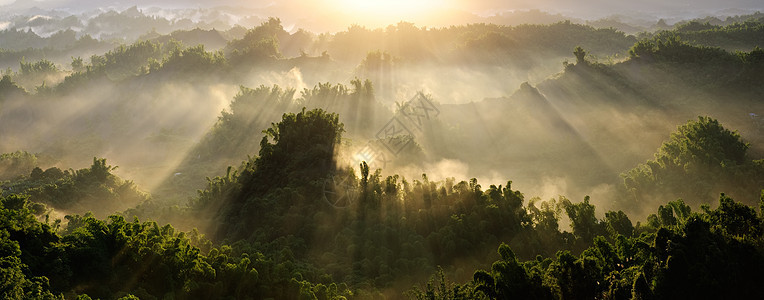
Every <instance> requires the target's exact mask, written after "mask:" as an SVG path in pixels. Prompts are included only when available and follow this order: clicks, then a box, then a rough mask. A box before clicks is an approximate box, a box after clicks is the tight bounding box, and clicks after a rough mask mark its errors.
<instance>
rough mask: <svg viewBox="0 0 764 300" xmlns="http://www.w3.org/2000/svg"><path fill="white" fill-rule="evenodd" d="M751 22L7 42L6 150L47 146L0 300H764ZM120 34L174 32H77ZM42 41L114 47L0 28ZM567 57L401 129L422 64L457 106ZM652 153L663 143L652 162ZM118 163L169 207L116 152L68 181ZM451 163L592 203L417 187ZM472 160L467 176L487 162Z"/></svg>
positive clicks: (11, 230) (24, 184) (19, 218)
mask: <svg viewBox="0 0 764 300" xmlns="http://www.w3.org/2000/svg"><path fill="white" fill-rule="evenodd" d="M75 21H76V20H68V21H66V22H75ZM733 21H734V20H732V21H730V22H729V24H724V25H712V24H710V23H703V22H688V23H685V24H679V25H677V26H676V28H675V29H673V30H667V31H662V32H658V33H656V34H655V35H654V36H652V37H650V38H644V39H641V40H638V39H637V38H636V37H634V36H631V35H626V34H624V33H622V32H619V31H616V30H615V29H612V28H610V29H595V28H594V27H591V26H586V25H580V24H575V23H571V22H569V21H565V22H557V23H553V24H550V25H519V26H500V25H494V24H470V25H462V26H452V27H447V28H424V27H422V28H419V27H416V26H414V24H411V23H406V22H401V23H398V24H395V25H391V26H389V27H387V28H384V29H368V28H364V27H362V26H357V25H353V26H351V27H349V28H348V29H347V30H346V31H340V32H337V33H334V34H321V35H314V34H312V33H310V32H307V31H304V30H297V31H294V32H292V33H290V32H288V31H287V30H286V29H285V28H284V27H283V26H282V24H281V21H280V20H279V19H276V18H270V19H268V20H266V21H265V22H262V23H261V24H260V25H259V26H255V27H253V28H252V29H249V30H246V29H244V28H238V29H232V30H231V31H229V32H222V31H215V30H209V31H206V30H201V29H198V30H196V31H177V32H174V33H173V34H170V35H162V34H159V33H157V32H156V30H153V31H152V32H150V33H147V34H146V35H145V36H144V38H141V39H140V40H139V41H137V42H135V43H132V44H130V45H122V46H118V47H116V48H113V49H111V50H109V51H102V52H97V51H96V52H95V53H88V52H87V51H80V52H77V53H82V54H83V56H82V57H86V59H83V58H82V57H81V55H80V54H77V55H71V57H66V59H67V60H68V59H71V63H69V64H64V65H63V66H62V65H61V64H58V63H57V62H54V61H53V60H48V59H47V58H45V57H44V56H45V55H42V54H39V53H37V52H35V51H38V50H40V49H27V50H24V49H22V48H18V49H16V48H15V49H10V50H7V49H6V50H0V59H13V60H14V64H18V66H19V69H18V71H17V72H14V71H13V70H10V69H9V70H7V71H5V72H4V73H3V76H2V79H1V80H0V116H1V117H2V118H0V138H3V141H4V144H2V145H0V147H2V148H0V149H3V151H6V150H4V149H7V148H8V147H17V146H16V145H20V146H18V147H21V148H20V149H42V150H40V152H34V153H30V152H25V151H17V150H16V149H17V148H14V149H10V150H7V151H8V152H9V153H5V154H0V188H2V191H1V192H0V277H2V278H3V282H2V284H0V298H7V299H27V298H36V299H62V298H64V299H75V298H76V299H88V298H90V297H92V298H100V299H135V298H140V299H160V298H161V299H268V298H273V299H347V298H357V299H367V298H385V297H386V298H401V297H411V298H418V299H510V298H532V299H535V298H540V299H674V298H725V297H728V298H739V299H748V298H757V297H758V296H760V295H759V294H760V293H757V291H758V286H759V283H760V282H761V280H762V275H761V274H762V272H761V271H760V270H761V269H762V268H764V216H763V215H764V214H762V211H759V212H757V209H755V208H753V207H754V206H755V205H757V204H758V206H759V210H761V209H763V208H764V190H762V187H764V162H763V161H762V160H757V158H759V157H760V156H761V153H762V151H764V150H762V149H764V148H762V146H761V141H762V138H761V137H760V136H761V135H760V132H761V128H762V127H764V125H762V123H761V121H760V120H759V119H757V118H758V115H757V114H756V113H755V112H758V109H760V108H762V106H761V101H760V100H761V99H760V96H761V95H762V92H764V86H762V85H761V82H762V80H764V77H762V76H764V75H762V74H764V51H762V50H761V49H760V48H758V47H755V45H757V43H758V42H760V41H761V31H762V26H761V21H760V20H759V21H757V20H750V21H748V22H744V23H741V22H737V23H735V22H736V21H735V22H733ZM61 22H64V21H61ZM119 22H124V23H125V24H134V23H135V22H143V23H142V24H141V26H140V27H141V28H144V29H145V28H148V27H146V26H148V25H153V26H157V30H160V31H161V30H164V29H167V28H169V27H170V25H171V24H165V23H164V22H163V21H162V20H159V19H151V18H146V16H145V15H142V14H141V13H140V12H137V9H135V10H133V9H131V10H128V11H126V12H123V13H104V14H102V15H101V16H98V17H95V18H94V19H93V23H88V24H87V25H84V24H79V25H82V26H87V28H86V29H85V31H86V32H87V31H91V32H107V34H106V35H105V36H109V35H118V34H119V33H120V32H121V30H122V29H121V28H119V26H116V25H115V24H118V23H119ZM664 25H665V24H664ZM125 30H127V29H125ZM125 32H126V31H125ZM123 33H124V32H123ZM200 36H206V37H207V38H210V39H212V40H214V43H215V44H216V45H218V47H207V46H206V44H205V43H204V42H202V43H199V41H203V40H205V38H201V37H200ZM176 37H177V38H178V39H185V40H188V41H196V42H195V43H194V42H192V44H190V45H184V43H182V42H179V41H178V40H176V39H175V38H176ZM25 39H26V44H23V45H27V44H28V45H32V46H33V47H53V46H52V45H53V44H51V43H52V42H53V41H60V42H62V43H64V42H65V43H64V44H62V46H60V47H59V48H56V49H54V50H55V51H58V52H56V53H57V54H61V53H70V51H76V50H77V49H78V47H81V46H78V45H86V44H88V43H98V44H99V45H103V44H105V43H107V42H97V41H94V40H92V38H90V37H89V36H87V35H83V36H81V37H79V38H77V37H76V36H74V35H73V33H72V32H65V31H62V32H59V33H57V34H54V35H52V36H51V37H49V38H40V37H39V36H36V35H34V34H32V33H30V32H29V31H27V32H22V31H18V30H7V31H2V32H0V42H2V41H21V40H25ZM20 45H21V44H20ZM724 45H727V46H729V47H726V48H725V49H727V50H725V49H722V48H718V47H721V46H724ZM19 47H20V46H19ZM83 47H84V46H83ZM209 49H211V50H209ZM729 49H734V50H740V51H739V52H734V53H733V52H729ZM40 51H41V50H40ZM84 53H88V55H84ZM99 53H100V54H99ZM627 53H628V54H630V55H629V58H624V60H623V61H619V62H613V61H612V60H613V59H617V60H621V57H620V55H624V54H627ZM23 54H35V55H36V56H35V55H32V56H30V57H38V58H39V59H35V60H30V61H27V60H25V59H21V58H19V59H16V57H17V56H21V57H23ZM39 56H43V57H39ZM567 59H570V61H571V62H568V61H567ZM563 60H566V61H564V62H563ZM604 60H610V62H609V63H607V64H606V63H603V61H604ZM573 61H574V62H573ZM561 62H562V64H561ZM552 65H553V66H554V67H553V68H551V69H552V70H553V72H552V73H554V72H558V71H560V70H561V72H560V73H558V74H557V75H555V76H553V77H549V78H547V79H546V80H543V81H541V82H540V83H538V84H537V85H536V86H533V85H531V83H529V82H525V83H522V84H520V85H519V86H520V87H519V89H517V90H516V91H515V90H513V91H514V93H513V94H511V95H510V96H507V97H500V98H495V99H485V100H483V101H478V102H472V101H470V102H467V101H468V100H471V99H472V98H467V99H466V100H465V99H460V100H464V103H456V104H454V103H452V104H444V105H441V104H439V103H438V102H437V101H435V100H434V99H433V98H432V97H431V96H426V95H425V93H423V92H419V93H417V96H422V97H423V98H424V100H425V101H427V102H428V103H429V104H430V105H431V106H432V107H428V109H431V110H430V111H428V112H427V113H429V112H433V113H434V112H435V111H437V113H434V115H438V118H435V117H433V118H430V115H426V116H427V120H426V121H424V119H419V120H418V121H422V123H418V125H421V127H420V128H418V129H419V130H421V131H417V134H414V133H412V132H408V134H406V133H405V132H404V134H398V135H395V136H391V137H389V136H383V133H385V129H386V128H385V126H387V125H385V124H396V123H394V121H396V120H397V121H401V120H403V118H404V116H403V113H402V112H409V113H410V112H411V111H404V110H403V107H405V106H406V105H409V104H410V103H404V102H403V101H405V99H409V98H408V97H410V95H405V98H402V97H401V95H400V93H399V92H400V91H399V90H396V86H397V85H411V86H417V85H416V83H411V82H409V81H412V80H414V79H416V77H417V76H418V75H417V74H418V72H419V71H422V70H425V69H427V70H428V71H430V72H433V73H437V75H438V76H441V74H440V73H439V72H442V71H443V70H451V71H453V70H460V71H464V72H465V73H464V74H466V75H464V74H457V73H460V72H453V73H455V74H454V75H453V76H454V78H451V77H450V76H451V73H448V74H447V75H448V76H444V77H446V79H443V80H442V82H441V83H443V82H445V84H443V85H441V86H440V88H443V89H445V88H447V85H451V84H454V85H456V84H458V81H459V78H471V77H474V76H475V75H476V74H478V75H479V76H484V77H479V76H478V77H479V78H484V79H485V80H483V81H485V82H480V84H479V85H480V86H479V87H476V88H475V90H481V89H489V88H490V85H491V84H492V83H495V82H501V85H510V84H506V82H505V80H509V79H506V78H504V77H502V76H505V75H507V74H509V73H508V71H507V70H519V71H520V72H523V76H524V77H523V78H529V76H527V75H526V74H525V73H528V74H530V73H534V72H537V71H538V72H542V73H543V72H544V71H543V70H546V69H544V68H546V67H548V66H552ZM429 68H433V69H429ZM446 68H448V69H446ZM301 70H302V71H301ZM432 70H434V71H432ZM476 70H479V72H475V71H476ZM486 70H488V71H486ZM497 70H499V71H497ZM539 70H542V71H539ZM409 71H410V72H411V73H413V74H415V75H413V76H411V75H403V74H405V73H406V72H409ZM303 72H304V75H305V78H308V79H304V78H303ZM552 73H548V74H552ZM486 74H487V75H486ZM548 74H547V75H548ZM357 76H360V78H364V79H358V77H357ZM398 76H400V77H402V78H404V79H401V78H399V77H398ZM459 76H462V77H459ZM325 77H330V78H333V79H335V78H340V79H339V80H340V81H341V82H349V84H348V85H345V84H341V83H337V84H334V83H331V82H330V81H329V80H328V79H325ZM274 78H279V79H274ZM283 78H287V79H284V80H281V79H283ZM317 78H318V79H317ZM348 78H354V79H351V80H348ZM365 78H370V79H365ZM496 78H498V79H496ZM333 79H332V80H333ZM489 79H490V80H499V81H488V80H489ZM428 80H430V79H425V81H428ZM276 81H278V82H279V83H278V84H275V83H269V84H262V82H276ZM283 81H286V82H287V83H283ZM431 81H433V82H435V81H436V80H431ZM478 81H479V80H478ZM478 81H475V82H478ZM528 81H530V82H532V81H533V80H531V79H528ZM305 82H319V83H318V84H316V85H315V86H314V85H312V84H311V85H306V84H305ZM324 82H325V83H324ZM372 82H374V84H372ZM253 83H256V84H253ZM248 84H249V86H256V88H248V87H246V85H248ZM407 87H408V86H407ZM514 87H515V86H512V88H513V89H514ZM433 89H435V88H433ZM380 90H381V91H380ZM436 92H437V91H436ZM481 92H483V91H481ZM467 93H469V92H467ZM485 94H490V93H489V92H485ZM234 95H235V96H234ZM481 95H482V94H481ZM230 97H233V100H232V101H231V102H230V103H229V102H227V101H229V100H230ZM470 97H479V96H473V95H470ZM221 99H222V100H221ZM400 99H404V100H403V101H398V100H400ZM446 100H448V99H446ZM226 104H227V106H226ZM393 106H396V107H397V109H395V108H392V107H393ZM221 109H222V111H221ZM409 109H411V107H409ZM210 111H212V113H211V114H209V119H206V117H208V116H206V115H203V114H206V113H208V112H210ZM218 111H220V113H219V114H217V112H218ZM709 113H714V114H715V115H714V118H712V117H698V118H697V120H691V121H689V122H687V123H686V124H683V125H681V126H679V127H678V128H676V131H675V132H674V133H671V134H670V135H668V133H669V132H670V131H671V130H672V128H674V126H676V124H677V123H681V122H684V121H685V120H687V119H689V118H695V117H696V116H698V115H708V114H709ZM196 114H199V115H196ZM200 115H202V116H200ZM434 115H433V116H434ZM216 117H217V119H215V118H216ZM409 117H411V116H410V115H409ZM418 117H422V116H418ZM715 118H719V119H718V120H717V119H715ZM200 120H201V121H200ZM719 120H722V121H724V124H730V123H729V122H730V121H731V122H732V124H734V126H731V127H729V128H742V130H741V132H737V131H731V130H729V129H726V128H725V127H724V126H722V123H721V122H720V121H719ZM205 122H207V123H205ZM200 124H201V125H200ZM400 124H403V123H402V122H401V123H400ZM407 124H408V123H407ZM666 124H669V125H666ZM411 129H412V130H413V129H415V128H413V127H411ZM407 130H408V129H407ZM655 132H659V134H658V135H659V136H658V138H656V137H655V136H650V135H649V134H650V133H652V134H654V135H655ZM743 137H745V139H744V138H743ZM6 141H8V142H6ZM635 141H636V142H635ZM652 141H657V143H656V144H655V145H658V143H660V141H663V143H662V145H661V146H660V147H659V148H658V150H657V153H655V155H654V157H653V159H649V160H647V161H645V155H642V154H643V153H645V151H651V149H654V147H655V146H650V147H647V148H648V149H647V150H644V148H645V145H648V144H649V145H652V144H651V142H652ZM386 142H389V143H396V144H403V145H410V146H408V148H406V149H404V150H402V151H401V152H399V153H398V154H396V156H395V157H394V161H392V162H390V163H388V164H387V165H386V167H387V168H388V169H386V170H384V171H386V172H387V173H384V175H383V170H378V169H375V167H374V165H373V164H372V163H371V161H364V160H358V159H357V156H354V157H352V158H351V159H349V160H352V161H353V163H352V164H351V165H350V166H347V165H346V160H348V159H347V157H348V156H353V155H354V154H358V153H359V152H357V150H358V148H361V147H363V145H373V144H375V143H376V144H381V143H386ZM17 143H18V144H17ZM634 148H639V150H634ZM146 149H149V150H146ZM11 151H14V152H11ZM35 151H37V150H35ZM630 151H631V152H630ZM93 153H98V154H93ZM102 153H106V154H109V155H119V156H121V157H120V158H119V159H117V160H116V161H119V162H120V165H122V166H125V165H127V166H128V167H130V164H129V163H135V162H139V163H140V164H141V165H140V166H132V167H133V168H134V169H132V170H131V171H133V172H134V173H131V172H129V171H128V172H125V173H119V175H120V176H122V175H123V174H130V175H133V177H130V176H124V177H125V178H136V177H138V178H139V179H142V180H144V182H147V183H148V184H149V185H151V187H150V189H151V193H152V195H151V196H149V195H148V194H146V193H144V192H142V191H141V190H140V189H139V188H138V186H137V185H136V184H135V183H133V182H132V181H129V180H124V179H122V178H120V176H117V172H116V171H115V169H116V167H113V166H110V165H108V164H107V163H106V160H105V159H103V158H93V161H92V164H91V165H90V166H89V167H87V168H82V169H79V170H75V169H68V170H67V169H62V167H61V166H66V165H74V164H70V163H71V162H77V163H80V162H82V161H85V162H88V163H89V160H90V158H92V157H93V156H99V157H100V156H103V155H101V154H102ZM648 155H649V154H648ZM83 157H84V158H83ZM391 157H392V156H391ZM613 157H615V158H613ZM64 158H68V160H65V159H64ZM131 159H132V160H131ZM110 161H115V160H112V159H111V158H110ZM125 161H127V162H129V163H128V164H125V163H124V162H125ZM454 161H457V162H459V161H464V162H465V165H467V166H468V167H469V168H474V169H481V168H482V169H481V170H491V171H493V170H499V171H502V172H506V173H511V174H520V176H518V177H522V176H525V177H526V178H523V179H524V180H525V182H526V184H527V181H529V179H528V178H531V179H530V181H534V180H537V181H547V180H548V179H549V178H550V177H551V178H564V179H565V182H563V184H570V185H571V186H572V187H571V189H569V190H568V191H570V190H573V191H575V192H576V193H575V194H576V196H575V198H578V199H581V198H582V199H583V200H582V201H581V202H576V201H571V200H570V199H568V198H566V197H565V196H562V195H559V196H557V195H555V196H554V198H547V199H541V198H539V197H530V196H528V195H536V194H540V193H541V191H537V190H532V189H529V190H525V188H522V189H523V190H525V191H524V192H525V193H524V192H520V191H519V190H517V188H518V186H521V185H518V184H517V182H519V181H520V179H518V180H517V181H516V182H515V183H513V181H506V184H501V185H497V184H490V185H485V184H482V185H481V183H479V182H478V179H476V178H471V179H468V178H469V177H468V176H464V177H466V178H455V177H448V176H454V175H452V174H446V175H445V176H443V177H441V178H438V179H432V178H433V177H432V176H434V175H432V174H426V172H425V171H422V172H418V171H417V170H418V168H419V167H423V166H425V165H429V167H432V166H433V165H435V164H433V163H434V162H438V163H444V164H448V163H452V162H454ZM640 161H644V163H642V164H637V162H640ZM455 165H456V167H451V168H450V169H449V168H447V167H445V168H444V169H446V170H447V171H448V172H459V171H462V170H460V169H463V168H466V167H465V165H461V164H458V163H456V164H455ZM635 165H636V167H634V166H635ZM155 166H156V168H157V169H161V170H160V171H156V174H159V175H156V174H155V173H152V171H146V169H149V168H154V167H155ZM226 167H227V168H226ZM398 167H401V169H394V168H398ZM141 168H143V169H141ZM432 168H437V169H440V166H438V165H435V167H432ZM136 169H139V170H140V172H138V171H135V170H136ZM122 170H123V169H119V171H122ZM391 170H392V171H391ZM399 170H403V171H405V172H408V173H407V175H406V177H408V178H406V177H404V176H403V175H400V174H395V173H394V172H396V171H399ZM412 170H414V171H412ZM623 170H627V171H625V172H623V173H621V172H622V171H623ZM403 171H402V172H403ZM417 172H418V174H417V175H414V176H412V175H410V174H411V173H417ZM136 174H138V175H136ZM145 174H150V175H155V176H153V177H150V178H148V179H147V178H140V177H141V176H142V175H145ZM459 174H462V173H459ZM464 174H467V172H466V171H465V172H464ZM582 174H583V175H582ZM619 174H621V177H620V178H619V177H618V175H619ZM438 175H439V176H441V175H443V174H438ZM458 176H461V175H458ZM513 176H514V175H513ZM205 178H206V181H205V180H204V179H205ZM513 179H515V178H513ZM197 189H199V190H198V191H197ZM603 190H605V192H602V191H603ZM581 191H583V192H581ZM530 193H533V194H530ZM720 193H721V196H720ZM579 194H580V198H579V196H578V195H579ZM587 194H590V195H592V197H589V196H584V195H587ZM717 197H718V199H719V200H718V206H716V204H715V202H714V199H717ZM733 198H734V199H736V200H737V201H735V200H733ZM595 203H596V205H595ZM712 205H713V206H714V208H712ZM656 208H657V209H656ZM140 220H144V221H143V222H141V221H140ZM151 220H156V221H151ZM632 220H634V221H636V220H640V221H639V222H636V223H633V221H632ZM158 222H159V223H158ZM165 223H169V224H166V225H161V224H165ZM170 224H172V225H170ZM181 229H182V230H181ZM186 230H187V231H186ZM496 249H498V251H496ZM433 274H434V275H433ZM428 278H432V279H431V280H430V281H429V282H427V279H428ZM404 291H407V292H405V294H404Z"/></svg>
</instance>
